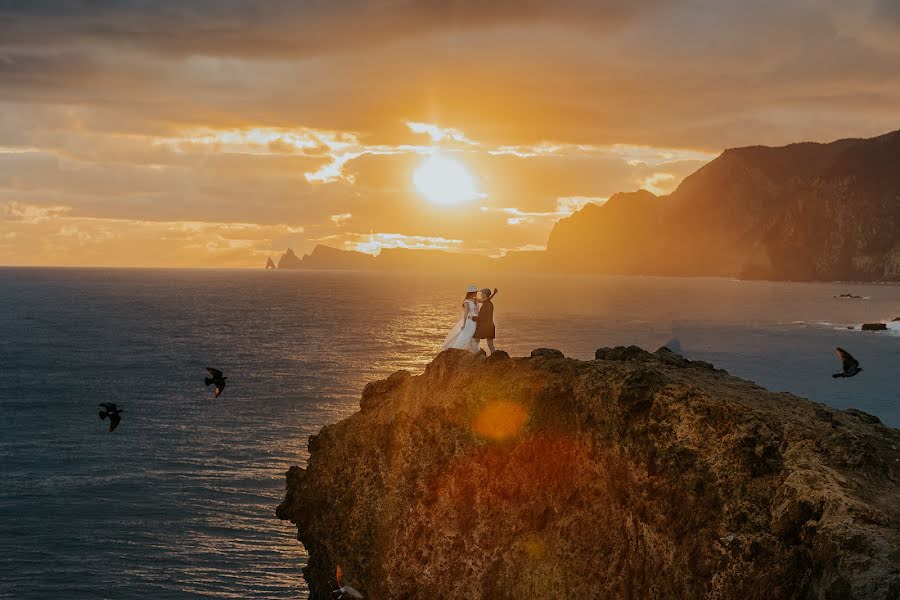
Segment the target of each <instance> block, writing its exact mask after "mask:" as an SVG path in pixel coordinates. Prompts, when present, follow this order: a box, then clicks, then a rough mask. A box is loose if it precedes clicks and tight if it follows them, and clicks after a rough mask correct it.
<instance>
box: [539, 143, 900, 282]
mask: <svg viewBox="0 0 900 600" xmlns="http://www.w3.org/2000/svg"><path fill="white" fill-rule="evenodd" d="M614 200H616V202H615V203H614V202H613V201H614ZM626 203H627V204H628V206H624V205H625V204H626ZM548 252H549V254H550V256H549V259H550V262H551V264H554V265H556V266H557V267H558V268H560V269H564V270H577V271H585V272H602V273H642V274H664V275H718V276H742V277H751V278H752V277H758V278H770V279H800V280H810V279H819V280H834V279H861V280H900V132H894V133H890V134H887V135H883V136H880V137H877V138H873V139H867V140H862V139H847V140H839V141H836V142H832V143H830V144H814V143H802V144H791V145H789V146H784V147H781V148H768V147H764V146H752V147H747V148H736V149H730V150H726V151H725V152H723V153H722V155H720V156H719V157H718V158H716V159H715V160H713V161H712V162H710V163H709V164H707V165H705V166H704V167H702V168H701V169H699V170H698V171H697V172H695V173H693V174H692V175H690V176H689V177H687V178H686V179H685V180H684V181H683V182H682V184H681V185H680V186H679V187H678V189H676V190H675V191H674V192H673V193H672V194H670V195H669V196H663V197H660V198H656V197H655V196H652V194H649V192H644V191H640V192H636V193H634V194H617V195H615V196H613V197H612V198H611V199H610V201H609V202H608V203H607V204H606V205H604V206H588V207H586V208H585V209H583V210H581V211H579V212H578V213H576V214H575V215H573V216H572V217H569V218H568V219H563V220H561V221H560V222H559V223H557V225H556V226H555V227H554V230H553V232H552V233H551V236H550V243H549V244H548Z"/></svg>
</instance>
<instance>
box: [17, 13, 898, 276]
mask: <svg viewBox="0 0 900 600" xmlns="http://www.w3.org/2000/svg"><path fill="white" fill-rule="evenodd" d="M894 129H900V2H897V1H896V0H854V1H848V0H779V1H774V0H772V1H770V0H758V1H754V2H746V1H744V0H683V1H662V0H658V1H646V2H613V1H604V0H594V1H587V0H584V1H577V0H557V1H555V2H544V1H524V2H513V1H497V2H490V1H487V0H464V1H454V0H440V1H437V0H428V1H418V2H414V1H411V0H407V1H402V0H396V1H390V0H343V1H342V0H332V1H325V0H322V1H303V0H297V1H288V0H284V1H281V0H258V1H252V0H157V1H140V0H94V1H91V0H82V1H74V0H71V1H63V0H59V1H53V0H19V1H15V0H0V264H10V265H117V266H120V265H121V266H124V265H136V266H255V267H261V266H262V265H263V264H264V263H265V259H266V256H270V255H271V256H272V257H273V258H275V259H276V260H277V258H278V256H279V255H280V253H281V252H283V251H284V250H285V248H287V247H289V246H290V247H292V248H294V250H295V251H296V252H297V253H298V254H302V253H303V252H308V251H309V250H311V249H312V247H313V246H315V244H317V243H325V244H328V245H332V246H335V247H338V248H345V249H358V250H362V251H366V252H373V253H374V252H377V251H378V250H379V249H380V248H381V247H385V246H387V247H394V246H400V247H425V248H446V249H450V250H454V251H468V252H478V253H482V254H488V255H494V256H496V255H501V254H503V253H504V252H507V251H510V250H516V249H540V248H542V247H543V245H544V243H545V242H546V239H547V234H548V232H549V230H550V227H551V226H552V224H553V222H554V221H555V220H557V219H559V218H560V217H561V216H565V215H567V214H570V213H571V212H572V211H573V210H575V209H577V207H579V206H581V205H583V204H584V203H585V202H589V201H596V202H602V201H603V200H604V199H605V198H607V197H608V196H610V195H611V194H613V193H615V192H617V191H630V190H634V189H637V188H640V187H643V188H646V189H649V190H651V191H654V192H657V193H667V192H669V191H671V190H672V189H674V187H675V186H677V184H678V183H679V182H680V181H681V179H682V178H683V177H684V176H685V175H687V174H689V173H690V172H692V171H694V170H696V169H697V168H698V167H699V166H701V165H702V164H704V163H705V162H706V161H708V160H710V159H712V158H714V157H715V156H716V155H717V154H718V153H719V152H720V151H721V150H722V149H723V148H726V147H733V146H742V145H750V144H768V145H780V144H785V143H790V142H793V141H801V140H813V141H830V140H833V139H837V138H841V137H868V136H872V135H877V134H880V133H884V132H887V131H890V130H894Z"/></svg>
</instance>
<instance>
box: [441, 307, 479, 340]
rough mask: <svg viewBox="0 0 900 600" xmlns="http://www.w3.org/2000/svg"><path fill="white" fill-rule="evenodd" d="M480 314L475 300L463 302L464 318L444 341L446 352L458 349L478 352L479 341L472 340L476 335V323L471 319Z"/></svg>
mask: <svg viewBox="0 0 900 600" xmlns="http://www.w3.org/2000/svg"><path fill="white" fill-rule="evenodd" d="M477 314H478V305H477V304H475V301H474V300H465V301H463V316H462V318H461V319H460V320H459V321H457V322H456V325H454V326H453V329H451V330H450V333H449V334H447V339H445V340H444V350H447V349H449V348H456V349H458V350H468V351H469V352H478V340H474V339H472V336H473V335H475V325H476V324H475V321H473V320H472V318H471V317H474V316H475V315H477Z"/></svg>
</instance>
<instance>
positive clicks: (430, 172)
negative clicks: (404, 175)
mask: <svg viewBox="0 0 900 600" xmlns="http://www.w3.org/2000/svg"><path fill="white" fill-rule="evenodd" d="M413 183H414V184H415V185H416V189H417V190H419V193H420V194H422V196H424V197H425V199H426V200H428V201H429V202H432V203H434V204H441V205H445V206H447V205H453V204H459V203H460V202H466V201H468V200H474V199H475V198H478V197H479V196H480V195H481V194H479V193H478V190H477V189H476V187H475V180H474V178H473V177H472V174H471V173H469V171H468V170H467V169H466V167H464V166H463V165H462V163H460V162H459V161H457V160H455V159H453V158H448V157H446V156H442V155H440V154H432V155H431V156H429V157H428V158H427V159H425V161H424V162H423V163H422V164H421V165H419V167H418V168H417V169H416V171H415V173H413Z"/></svg>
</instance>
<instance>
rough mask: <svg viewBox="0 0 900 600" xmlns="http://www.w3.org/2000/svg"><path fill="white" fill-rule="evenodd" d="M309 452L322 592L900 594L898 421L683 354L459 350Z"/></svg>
mask: <svg viewBox="0 0 900 600" xmlns="http://www.w3.org/2000/svg"><path fill="white" fill-rule="evenodd" d="M309 450H310V458H309V461H308V465H307V467H306V468H305V469H302V468H299V467H292V468H291V469H290V471H288V473H287V490H286V496H285V499H284V501H283V502H282V504H281V505H280V506H279V507H278V511H277V513H278V516H279V517H280V518H282V519H289V520H290V521H292V522H293V523H295V524H296V525H297V528H298V539H299V540H300V541H301V542H303V544H304V545H305V547H306V549H307V551H308V552H309V564H308V566H307V567H306V568H305V569H304V576H305V577H306V580H307V581H308V583H309V588H310V597H311V598H312V599H314V600H315V599H320V598H329V597H330V592H331V590H332V589H334V587H335V580H334V570H335V566H336V564H338V563H340V564H341V566H342V569H343V573H344V578H345V582H346V583H349V584H350V585H352V586H354V587H355V588H357V589H359V590H360V591H362V593H363V594H364V595H365V597H366V598H371V599H387V598H491V599H502V598H517V599H522V598H541V599H545V598H722V599H725V598H760V599H761V598H871V599H885V600H886V599H888V598H897V597H900V431H898V430H896V429H892V428H889V427H886V426H884V425H882V424H881V423H880V422H879V421H878V419H876V418H875V417H872V416H870V415H867V414H865V413H862V412H860V411H854V410H848V411H841V410H837V409H833V408H829V407H827V406H824V405H821V404H817V403H815V402H811V401H809V400H804V399H801V398H797V397H795V396H792V395H790V394H786V393H772V392H769V391H767V390H765V389H763V388H760V387H758V386H756V385H754V384H753V383H750V382H748V381H744V380H741V379H738V378H736V377H732V376H730V375H728V374H727V373H725V372H724V371H721V370H717V369H715V368H713V367H712V366H711V365H709V364H707V363H702V362H691V361H688V360H686V359H684V358H682V357H681V356H679V355H677V354H675V353H674V352H672V351H670V350H668V349H660V350H658V351H657V352H656V353H653V354H651V353H648V352H645V351H643V350H640V349H638V348H635V347H629V348H615V349H600V350H598V351H597V359H596V360H594V361H579V360H572V359H567V358H564V357H563V356H562V354H561V353H559V352H557V351H550V350H541V351H535V352H534V353H533V356H532V357H530V358H509V357H507V356H505V354H504V353H498V354H497V355H495V356H493V357H490V358H485V357H484V356H483V355H471V354H468V353H465V352H462V351H457V350H450V351H446V352H443V353H441V354H440V355H438V356H437V357H436V358H435V359H434V360H433V361H432V362H431V364H429V365H428V366H427V368H426V369H425V371H424V373H423V374H421V375H418V376H412V375H410V374H409V373H407V372H405V371H400V372H397V373H395V374H394V375H392V376H391V377H389V378H387V379H385V380H382V381H377V382H373V383H370V384H369V385H367V386H366V388H365V390H364V391H363V394H362V399H361V401H360V411H359V412H357V413H356V414H354V415H352V416H351V417H349V418H347V419H345V420H343V421H341V422H339V423H336V424H334V425H330V426H327V427H325V428H323V429H322V431H321V432H320V433H319V434H318V435H315V436H312V437H310V440H309Z"/></svg>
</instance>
